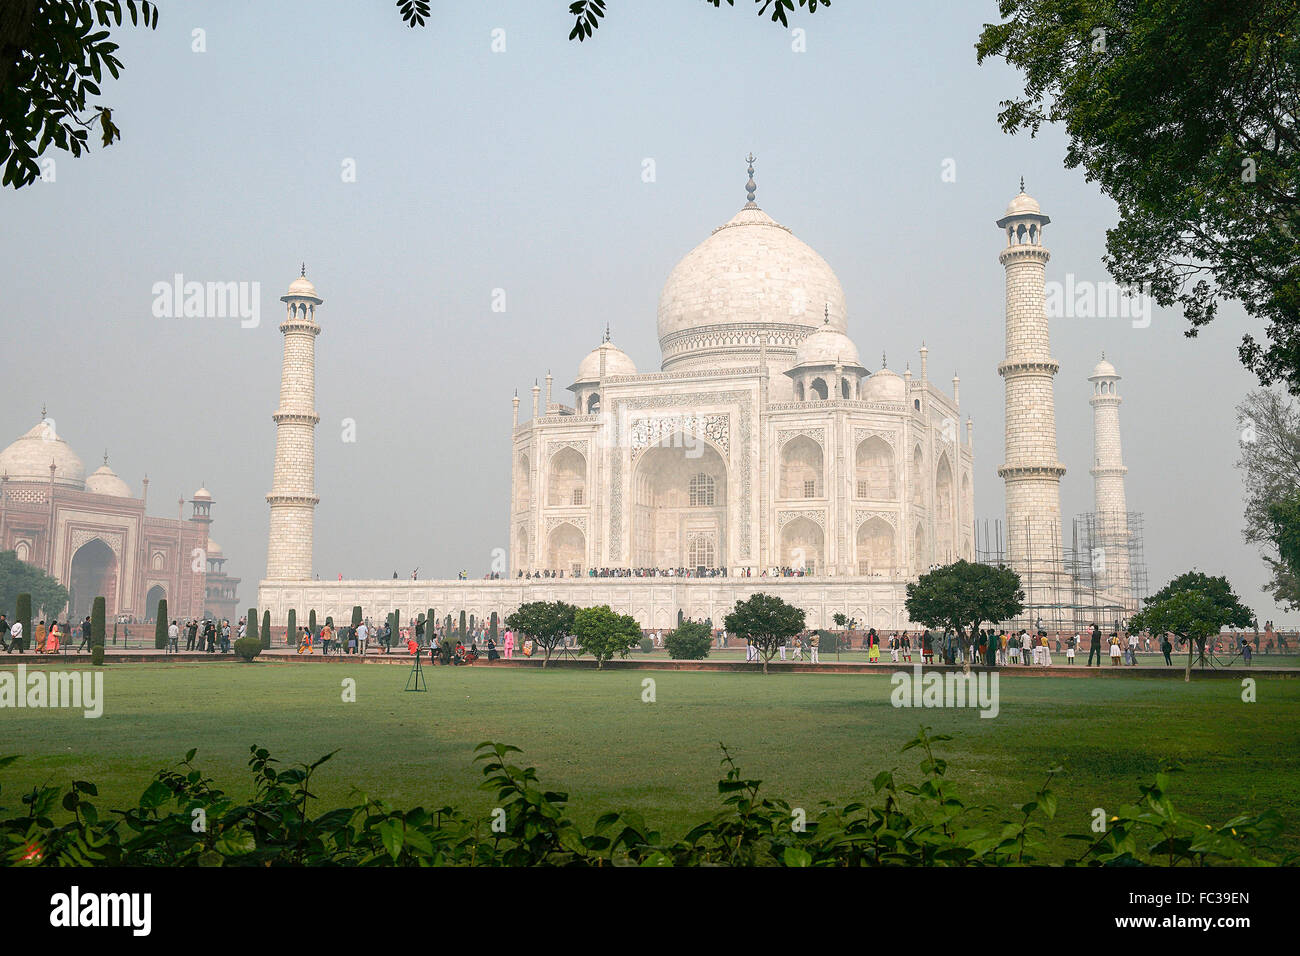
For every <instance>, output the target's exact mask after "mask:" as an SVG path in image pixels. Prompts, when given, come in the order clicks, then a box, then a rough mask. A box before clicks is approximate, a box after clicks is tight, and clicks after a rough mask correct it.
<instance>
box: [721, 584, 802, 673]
mask: <svg viewBox="0 0 1300 956" xmlns="http://www.w3.org/2000/svg"><path fill="white" fill-rule="evenodd" d="M722 626H723V627H725V628H726V629H727V630H728V631H730V632H731V633H732V634H735V635H736V636H737V637H742V638H744V639H745V640H747V641H749V642H750V643H751V644H753V645H754V646H755V647H756V648H758V653H759V656H760V657H761V658H762V659H763V673H764V674H766V673H767V663H768V661H770V660H771V659H772V658H773V657H774V656H775V655H776V652H777V650H778V649H779V648H781V647H782V646H784V645H785V643H786V641H788V640H789V639H790V638H792V637H794V636H795V635H796V634H798V633H799V632H800V631H802V630H803V629H804V613H803V609H802V608H797V607H794V606H793V605H790V604H786V603H785V602H784V601H782V600H781V599H780V598H779V597H774V596H773V595H770V594H763V593H762V592H760V593H758V594H754V595H751V596H750V598H749V600H748V601H737V602H736V607H735V609H734V610H733V611H732V612H731V613H730V614H728V615H727V616H726V619H725V620H724V621H723V622H722Z"/></svg>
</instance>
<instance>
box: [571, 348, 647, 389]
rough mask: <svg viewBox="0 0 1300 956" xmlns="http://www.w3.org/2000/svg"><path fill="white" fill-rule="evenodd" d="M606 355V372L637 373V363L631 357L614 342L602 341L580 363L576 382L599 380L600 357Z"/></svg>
mask: <svg viewBox="0 0 1300 956" xmlns="http://www.w3.org/2000/svg"><path fill="white" fill-rule="evenodd" d="M601 355H604V356H605V374H606V375H635V374H636V363H634V362H633V361H632V359H631V357H630V356H629V355H628V354H627V353H626V352H624V351H623V350H622V349H621V348H619V347H618V346H617V345H615V344H614V343H613V342H610V341H605V342H601V343H600V345H598V346H597V347H596V348H594V349H592V350H591V351H590V352H588V353H587V357H586V358H584V359H583V360H582V362H581V364H579V365H578V377H577V378H576V379H574V384H575V385H576V384H578V383H579V382H597V381H600V357H601Z"/></svg>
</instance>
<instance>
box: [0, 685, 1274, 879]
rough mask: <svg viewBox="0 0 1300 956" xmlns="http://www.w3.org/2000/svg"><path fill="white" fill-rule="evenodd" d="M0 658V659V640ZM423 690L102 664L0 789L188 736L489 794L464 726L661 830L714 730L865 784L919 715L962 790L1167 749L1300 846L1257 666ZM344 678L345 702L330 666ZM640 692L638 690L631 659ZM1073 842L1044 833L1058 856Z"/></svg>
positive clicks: (229, 750)
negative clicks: (899, 690) (1269, 813)
mask: <svg viewBox="0 0 1300 956" xmlns="http://www.w3.org/2000/svg"><path fill="white" fill-rule="evenodd" d="M5 663H6V667H5V668H4V669H12V668H11V667H9V666H8V662H5ZM426 674H427V676H428V680H429V692H428V693H422V694H417V693H404V692H403V687H404V685H405V682H406V677H407V672H406V669H405V668H401V667H378V666H366V665H361V664H356V665H354V666H350V665H348V664H339V665H334V666H328V667H322V666H295V665H294V664H292V663H281V664H276V663H269V662H259V663H257V664H254V665H244V664H238V663H218V662H211V663H209V662H204V663H193V664H180V663H178V664H114V665H111V666H110V667H108V668H105V680H104V690H105V698H106V700H105V707H104V715H103V716H102V717H101V718H99V719H96V720H87V719H85V718H84V717H83V716H82V715H81V712H80V711H68V710H26V709H23V710H5V711H3V720H4V726H5V728H6V731H7V733H6V741H7V744H8V746H7V747H4V748H0V752H7V753H13V752H17V753H20V754H22V755H23V759H21V760H19V761H17V762H15V763H14V764H12V765H10V766H9V767H7V768H5V769H3V770H0V803H3V804H4V805H5V806H7V807H9V808H10V810H11V811H12V810H15V809H17V806H18V795H19V791H21V790H23V789H24V788H27V787H30V786H31V785H32V784H34V783H39V782H45V781H49V782H56V783H62V784H66V783H67V782H69V781H71V780H73V779H84V780H91V781H94V782H95V783H96V784H97V785H98V786H99V789H100V798H99V800H98V801H97V802H98V804H99V806H100V807H101V809H103V808H108V807H120V806H123V805H126V804H127V803H129V802H133V801H134V800H135V799H136V798H137V797H138V796H139V795H140V793H141V792H142V791H143V789H144V788H145V786H146V785H147V783H148V781H149V779H150V777H151V776H152V775H153V773H154V772H155V771H157V770H158V769H160V768H162V767H165V766H169V765H172V764H174V763H175V762H176V761H178V760H179V759H180V758H181V757H182V756H183V755H184V753H185V751H186V750H187V749H189V748H190V747H197V748H198V751H199V753H198V757H197V758H196V762H197V763H198V765H199V766H200V767H202V768H203V770H204V771H205V772H206V773H208V774H210V775H212V776H214V777H216V778H217V780H218V783H219V784H220V785H221V786H223V787H224V788H226V789H227V790H229V791H231V792H232V793H235V794H243V793H245V792H246V791H247V787H248V778H247V775H246V773H245V764H246V761H247V756H248V748H249V745H250V744H253V743H257V744H260V745H262V746H265V747H268V748H269V749H270V750H271V751H272V753H273V754H275V755H276V756H278V757H279V758H280V759H281V760H282V761H283V762H284V763H285V764H292V763H295V762H298V761H308V760H312V759H315V758H316V757H318V756H320V755H322V754H324V753H326V752H328V751H331V750H338V751H339V753H338V755H337V756H336V757H335V758H334V759H333V760H332V761H331V762H330V763H328V764H326V765H325V767H324V768H322V772H321V774H320V776H319V777H318V778H317V786H316V787H315V792H316V793H317V794H318V795H319V796H320V797H321V798H322V801H323V802H322V804H321V808H322V809H323V808H324V806H326V805H332V804H334V803H336V802H337V801H341V800H344V799H348V798H349V797H352V796H355V794H354V788H355V790H356V791H359V792H364V793H366V794H368V795H370V796H376V797H381V798H383V799H385V800H387V801H390V802H392V803H394V804H396V805H398V806H413V805H416V804H423V805H425V806H430V807H432V806H444V805H454V806H457V807H459V808H460V809H462V810H465V811H467V812H475V813H483V814H486V813H488V812H489V811H490V809H491V807H492V806H493V804H492V802H491V799H490V795H489V794H488V793H486V792H485V791H481V790H479V789H478V788H477V785H478V782H479V781H480V780H481V775H480V774H479V772H478V770H477V769H476V767H475V766H474V764H473V750H474V746H475V745H476V744H477V743H479V742H480V741H484V740H495V741H501V742H505V743H512V744H514V745H516V746H519V747H522V748H523V750H524V754H523V757H522V758H521V760H522V761H524V762H525V763H526V764H532V765H535V766H536V767H537V768H538V770H539V773H540V774H541V778H542V782H543V785H545V786H548V787H551V788H554V789H558V790H564V791H567V792H568V793H569V794H570V800H571V804H572V806H573V808H574V811H575V814H576V816H577V817H578V819H579V820H580V821H581V822H583V823H584V824H587V825H589V824H590V822H591V821H592V820H593V819H594V818H595V817H596V816H597V815H598V814H599V813H601V812H604V811H605V810H608V809H613V808H635V809H638V810H640V811H642V812H643V813H644V815H645V816H646V818H647V820H648V822H650V823H652V824H654V825H656V826H658V827H660V828H662V829H663V830H665V831H666V832H668V833H670V834H674V835H678V834H680V833H682V832H684V831H685V830H686V829H687V828H688V827H689V826H690V825H691V824H693V823H694V822H698V821H699V820H700V819H702V818H704V817H705V816H707V815H708V814H710V813H712V812H713V811H714V810H715V809H717V808H718V806H719V804H718V796H717V791H716V781H717V779H718V778H719V777H720V776H721V773H720V771H719V767H718V761H719V757H720V753H719V750H718V743H719V742H725V743H726V744H727V746H728V748H729V749H730V750H731V752H732V754H733V755H734V756H735V757H736V759H737V761H738V762H739V763H740V765H741V767H742V769H743V770H744V772H745V774H746V775H747V776H752V777H759V778H761V779H763V780H764V788H765V789H766V790H768V792H769V793H772V794H778V795H780V796H783V797H785V798H786V799H788V800H789V801H790V802H791V803H792V804H793V805H795V806H803V807H806V808H808V810H809V813H810V816H814V817H815V810H816V807H817V806H818V804H819V802H820V801H823V800H830V801H835V802H838V803H843V802H846V801H848V800H850V799H852V798H854V797H855V796H859V795H862V794H864V793H865V792H867V791H868V790H869V781H870V779H871V778H872V776H873V775H874V774H875V773H876V772H878V771H879V770H882V769H887V768H901V770H902V771H903V773H902V776H904V777H906V778H908V779H915V777H916V765H917V763H918V761H919V759H920V758H919V757H918V756H917V755H916V752H914V751H913V752H909V753H907V754H900V753H899V748H900V746H901V745H902V744H903V743H904V742H906V741H907V740H908V739H910V738H911V737H912V736H914V735H915V733H916V730H917V727H918V726H919V725H920V724H921V723H922V722H924V723H925V724H926V725H928V726H930V727H932V728H933V729H934V730H935V731H936V732H942V733H950V734H953V735H954V737H955V739H954V740H953V741H951V742H949V743H947V744H945V745H943V755H944V756H946V757H948V759H949V763H950V770H949V776H950V778H951V779H953V780H954V781H956V782H957V783H959V784H960V785H961V787H962V789H963V792H964V794H965V796H966V797H967V798H968V799H970V800H972V801H977V802H988V803H997V804H1001V805H1010V804H1013V803H1019V802H1022V801H1024V800H1026V799H1028V798H1029V797H1030V796H1031V794H1032V792H1033V790H1034V788H1035V787H1036V786H1037V785H1038V784H1039V783H1040V782H1041V780H1042V778H1043V776H1044V771H1045V770H1046V768H1047V767H1049V766H1051V765H1054V764H1062V765H1064V766H1065V767H1066V774H1065V775H1064V776H1063V777H1062V778H1061V779H1059V780H1058V782H1057V784H1056V790H1057V792H1058V795H1059V797H1060V810H1059V813H1058V822H1057V823H1056V824H1055V825H1054V826H1053V830H1054V832H1056V833H1065V832H1084V831H1086V829H1087V827H1088V823H1089V821H1090V814H1091V811H1092V809H1093V808H1094V807H1102V808H1107V807H1113V806H1118V805H1119V803H1121V802H1131V801H1132V800H1133V799H1134V798H1135V797H1136V796H1137V784H1138V783H1139V782H1142V781H1146V780H1149V779H1150V777H1151V776H1152V775H1153V774H1154V772H1155V771H1156V769H1157V767H1158V766H1159V764H1160V761H1161V760H1162V759H1163V758H1171V757H1172V758H1178V759H1180V760H1181V761H1182V762H1183V765H1184V767H1185V768H1186V769H1187V771H1189V772H1187V773H1183V774H1179V775H1178V776H1177V777H1176V784H1175V789H1174V798H1175V804H1176V805H1177V806H1179V807H1180V808H1181V809H1183V810H1186V811H1188V812H1191V813H1194V814H1197V815H1200V816H1204V817H1206V818H1207V819H1210V820H1215V821H1218V820H1223V819H1227V818H1228V817H1229V816H1231V815H1233V814H1235V813H1237V812H1241V811H1244V810H1247V809H1262V808H1264V807H1273V808H1275V809H1277V810H1279V811H1280V812H1282V814H1283V815H1284V816H1285V817H1286V818H1287V819H1288V821H1291V823H1290V825H1289V827H1288V835H1287V837H1286V839H1285V840H1284V841H1283V843H1282V845H1281V846H1280V847H1279V849H1288V850H1297V849H1300V839H1298V828H1297V827H1296V825H1295V821H1296V819H1297V817H1300V766H1298V765H1297V763H1296V761H1295V760H1294V759H1292V755H1293V754H1294V727H1295V720H1296V717H1297V716H1300V681H1294V680H1283V679H1261V680H1260V681H1259V682H1258V702H1257V703H1252V704H1245V703H1243V702H1242V701H1241V685H1240V684H1239V683H1238V682H1236V681H1232V680H1222V679H1208V680H1198V681H1197V680H1194V681H1193V683H1192V684H1190V685H1185V684H1183V683H1182V682H1181V681H1177V680H1170V679H1168V678H1143V677H1140V676H1138V675H1137V674H1134V675H1133V676H1132V677H1131V678H1129V679H1124V680H1114V679H1112V680H1080V679H1077V678H1075V679H1071V678H1050V677H1032V678H1019V679H1017V677H1016V676H1015V675H1014V674H1011V675H1008V676H1006V677H1004V678H1003V679H1002V681H1001V687H1000V690H1001V710H1000V714H999V716H998V717H997V718H996V719H981V718H980V717H979V716H978V712H977V711H975V710H961V711H959V710H953V709H947V710H944V709H930V710H909V709H898V708H894V707H893V706H891V704H890V701H889V693H890V690H891V685H890V682H889V678H888V676H887V675H886V674H882V675H881V676H879V677H877V676H875V675H786V674H774V675H771V676H768V677H766V678H764V677H762V676H761V675H759V674H756V673H755V674H732V673H725V674H719V673H701V672H668V671H663V672H646V671H627V672H606V673H596V672H593V671H574V670H563V669H557V670H548V671H545V672H543V671H541V670H537V669H494V668H486V667H474V668H436V669H426ZM345 677H346V678H354V679H355V681H356V702H355V703H344V702H343V700H342V693H343V689H342V687H341V681H342V680H343V679H344V678H345ZM647 677H652V678H653V679H654V681H655V692H656V701H655V702H654V703H643V702H642V699H641V698H642V692H643V687H642V681H643V680H644V679H645V678H647ZM1069 846H1070V844H1068V843H1064V842H1062V841H1059V840H1054V841H1053V843H1052V848H1053V849H1052V852H1053V854H1054V855H1055V856H1057V857H1058V858H1059V857H1060V856H1061V855H1063V854H1064V853H1065V852H1066V851H1067V850H1068V848H1069Z"/></svg>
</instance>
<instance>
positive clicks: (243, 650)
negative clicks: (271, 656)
mask: <svg viewBox="0 0 1300 956" xmlns="http://www.w3.org/2000/svg"><path fill="white" fill-rule="evenodd" d="M260 653H262V642H261V640H259V639H258V638H256V637H241V638H240V639H239V640H237V641H235V656H237V657H238V658H239V659H240V660H242V661H251V660H252V659H253V658H254V657H256V656H257V655H258V654H260Z"/></svg>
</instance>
